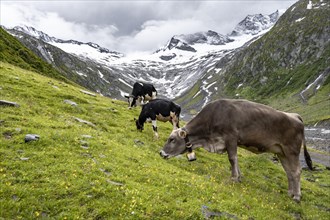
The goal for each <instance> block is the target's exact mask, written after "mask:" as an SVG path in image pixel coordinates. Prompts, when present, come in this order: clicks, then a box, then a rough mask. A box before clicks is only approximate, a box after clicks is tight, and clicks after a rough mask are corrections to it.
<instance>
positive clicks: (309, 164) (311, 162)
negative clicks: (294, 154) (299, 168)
mask: <svg viewBox="0 0 330 220" xmlns="http://www.w3.org/2000/svg"><path fill="white" fill-rule="evenodd" d="M296 117H297V118H298V119H299V120H300V121H301V122H302V123H304V121H303V119H302V117H301V116H300V115H298V114H296ZM304 133H305V132H304ZM302 145H303V146H304V157H305V161H306V164H307V166H308V168H309V169H310V170H313V169H314V168H313V161H312V158H311V156H310V155H309V153H308V151H307V147H306V139H305V134H304V136H303V141H302Z"/></svg>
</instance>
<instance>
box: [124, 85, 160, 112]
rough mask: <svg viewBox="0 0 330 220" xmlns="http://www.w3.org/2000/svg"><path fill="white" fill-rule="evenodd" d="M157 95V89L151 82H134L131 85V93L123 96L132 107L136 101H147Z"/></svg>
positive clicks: (139, 102)
mask: <svg viewBox="0 0 330 220" xmlns="http://www.w3.org/2000/svg"><path fill="white" fill-rule="evenodd" d="M156 96H157V91H156V89H155V87H154V86H153V85H152V84H149V83H143V82H136V83H134V85H133V90H132V93H131V95H129V96H125V98H127V99H128V107H129V108H132V107H134V106H136V104H137V103H136V102H137V101H138V104H141V103H144V102H145V101H149V100H152V99H155V98H156Z"/></svg>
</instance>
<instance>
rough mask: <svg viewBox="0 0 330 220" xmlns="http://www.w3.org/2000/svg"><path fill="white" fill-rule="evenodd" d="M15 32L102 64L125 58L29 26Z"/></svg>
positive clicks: (97, 46) (117, 53)
mask: <svg viewBox="0 0 330 220" xmlns="http://www.w3.org/2000/svg"><path fill="white" fill-rule="evenodd" d="M13 30H15V31H20V32H23V33H25V34H28V35H30V36H32V37H35V38H37V39H39V40H42V41H44V42H46V43H48V44H51V45H53V46H55V47H58V48H60V49H62V50H63V51H65V52H67V53H70V54H75V55H77V56H79V57H88V58H90V59H93V60H95V61H97V62H100V63H106V64H108V63H109V62H111V61H115V60H117V59H119V58H121V57H123V56H124V55H123V54H121V53H119V52H115V51H110V50H109V49H107V48H104V47H101V46H99V45H98V44H96V43H92V42H88V43H83V42H79V41H76V40H61V39H58V38H55V37H50V36H49V35H47V34H46V33H44V32H42V31H38V30H36V29H35V28H33V27H29V26H16V27H14V28H13Z"/></svg>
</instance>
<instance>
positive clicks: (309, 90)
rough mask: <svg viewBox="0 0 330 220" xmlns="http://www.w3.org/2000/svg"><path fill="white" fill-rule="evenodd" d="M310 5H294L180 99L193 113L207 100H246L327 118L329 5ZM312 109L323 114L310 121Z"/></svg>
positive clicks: (226, 58) (328, 113) (208, 73)
mask: <svg viewBox="0 0 330 220" xmlns="http://www.w3.org/2000/svg"><path fill="white" fill-rule="evenodd" d="M314 2H315V4H314V6H313V8H312V9H311V10H308V9H307V3H308V1H306V0H301V1H299V2H297V3H296V4H295V5H293V6H292V7H291V8H289V9H288V10H287V11H286V12H285V13H284V14H283V15H282V16H281V17H280V19H279V20H278V22H277V23H276V25H275V26H274V27H273V28H272V29H271V30H270V31H269V32H267V33H266V34H265V35H264V36H262V37H261V38H260V39H258V40H257V41H255V42H253V43H251V44H250V45H249V46H248V47H245V48H244V49H242V50H240V52H238V53H235V54H232V55H230V56H227V57H224V58H223V59H222V60H220V61H219V62H218V63H217V64H216V69H217V71H216V70H213V71H208V72H205V76H204V77H203V78H201V79H200V80H199V82H200V83H199V85H198V84H196V85H195V88H193V90H190V91H188V92H187V93H186V94H185V95H184V96H183V97H181V99H180V100H190V101H186V103H184V105H186V106H187V107H188V108H190V109H196V108H200V107H201V106H202V104H203V100H204V99H205V97H210V96H211V99H216V98H219V97H236V98H247V99H251V100H258V101H260V102H263V103H266V104H271V105H273V106H275V107H277V108H282V109H283V110H288V111H297V112H298V113H301V114H302V115H303V116H304V118H306V117H307V121H309V122H310V123H311V122H316V121H318V120H324V119H329V118H330V110H329V109H330V108H329V96H328V95H329V92H330V85H329V81H330V77H329V75H330V68H329V67H330V60H329V57H330V25H329V24H330V17H329V14H330V5H329V4H330V3H329V1H324V2H323V3H320V1H314ZM219 70H220V71H219ZM203 83H204V84H203ZM203 86H204V87H207V89H208V90H207V91H208V93H209V94H205V91H206V90H205V89H203ZM198 91H204V94H203V93H200V94H197V93H198ZM192 97H193V98H192ZM191 100H195V101H191ZM196 100H199V101H196ZM192 102H195V104H192ZM314 105H316V106H314ZM315 109H320V111H321V112H318V113H319V114H318V115H315V114H314V116H316V118H312V117H309V113H310V112H312V111H314V110H315Z"/></svg>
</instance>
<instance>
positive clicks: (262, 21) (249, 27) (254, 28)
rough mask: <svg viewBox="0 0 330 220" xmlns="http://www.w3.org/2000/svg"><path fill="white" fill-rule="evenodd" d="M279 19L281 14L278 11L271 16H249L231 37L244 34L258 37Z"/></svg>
mask: <svg viewBox="0 0 330 220" xmlns="http://www.w3.org/2000/svg"><path fill="white" fill-rule="evenodd" d="M279 17H280V14H279V11H278V10H277V11H276V12H274V13H272V14H270V15H263V14H255V15H248V16H246V17H245V19H244V20H242V21H241V22H240V23H239V24H238V25H237V26H236V27H235V29H234V30H233V31H232V33H231V34H230V36H240V35H243V34H251V35H256V34H258V33H259V32H261V31H263V30H266V29H268V28H270V27H272V26H273V25H274V24H275V23H276V21H277V20H278V18H279Z"/></svg>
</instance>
